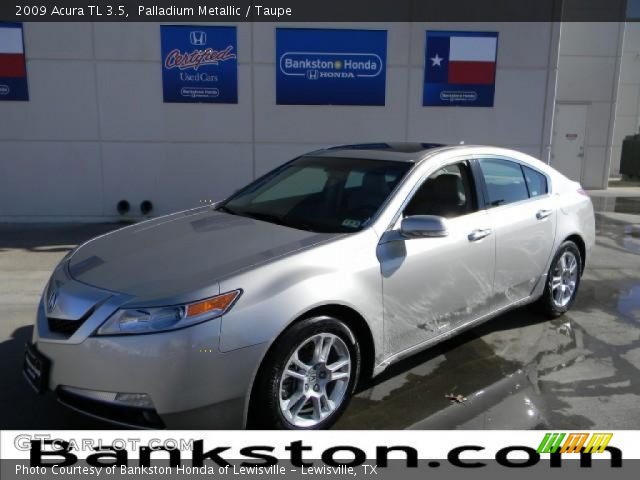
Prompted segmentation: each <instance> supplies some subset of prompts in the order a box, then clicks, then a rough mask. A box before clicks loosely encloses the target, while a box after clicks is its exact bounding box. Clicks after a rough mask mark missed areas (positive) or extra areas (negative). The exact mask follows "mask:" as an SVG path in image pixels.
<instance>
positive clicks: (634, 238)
mask: <svg viewBox="0 0 640 480" xmlns="http://www.w3.org/2000/svg"><path fill="white" fill-rule="evenodd" d="M635 193H636V192H632V193H631V194H629V193H628V192H625V196H618V197H616V196H615V195H614V194H613V193H612V191H611V190H610V191H608V192H606V193H604V194H602V195H600V194H598V196H593V197H592V199H593V203H594V206H595V208H596V211H597V215H596V222H597V225H596V226H597V246H596V249H595V251H594V253H593V255H592V257H591V258H590V259H588V267H587V270H586V272H585V274H584V276H583V278H582V284H581V286H580V291H579V294H578V297H577V300H576V303H575V305H574V307H573V309H572V310H571V311H570V312H569V313H568V314H566V315H565V316H563V317H561V318H559V319H556V320H553V321H545V320H544V319H542V318H541V317H540V316H539V315H538V314H536V313H533V312H532V311H530V310H529V309H527V308H521V309H518V310H515V311H512V312H509V313H507V314H505V315H502V316H500V317H498V318H496V319H494V320H492V321H490V322H488V323H485V324H484V325H481V326H479V327H477V328H475V329H472V330H469V331H468V332H466V333H464V334H462V335H460V336H458V337H456V338H454V339H452V340H449V341H447V342H445V343H442V344H440V345H438V346H436V347H434V348H431V349H429V350H427V351H425V352H422V353H420V354H418V355H415V356H414V357H412V358H409V359H407V360H405V361H403V362H401V363H398V364H395V365H393V366H391V367H390V368H389V369H388V370H387V371H385V372H384V373H383V374H382V375H381V376H380V377H379V378H377V379H375V381H374V382H373V383H372V384H370V385H368V386H367V387H366V388H365V389H364V390H362V391H361V392H359V393H358V394H357V396H356V397H355V398H354V399H353V401H352V403H351V405H350V406H349V408H348V409H347V411H346V412H345V415H344V416H343V418H342V419H341V420H340V422H339V423H338V425H337V426H336V428H364V429H367V428H389V429H401V428H418V429H451V428H466V429H476V428H477V429H481V428H487V429H513V428H516V429H520V428H553V429H572V428H574V429H601V428H609V429H638V428H640V415H638V413H639V412H640V189H639V190H637V195H636V194H635ZM630 195H633V196H630ZM112 228H115V226H114V225H72V226H69V225H30V226H25V225H21V226H20V225H18V226H16V225H0V372H1V374H0V428H3V429H6V428H14V429H27V428H47V429H55V428H77V429H79V428H109V426H108V425H106V424H104V423H102V422H99V421H97V420H93V419H91V418H88V417H85V416H83V415H81V414H77V413H75V412H73V411H70V410H68V409H66V408H64V407H62V406H60V405H59V404H57V402H56V401H55V399H54V398H52V396H51V395H50V396H48V397H46V398H39V397H36V396H35V395H34V394H33V393H32V392H31V391H30V390H29V389H28V387H27V386H26V384H25V382H24V381H23V379H22V377H21V373H20V365H21V362H22V351H23V346H24V343H25V342H26V341H27V340H28V339H29V338H30V337H31V328H32V327H31V322H32V318H33V315H34V312H35V305H36V303H37V300H38V297H39V295H40V293H41V290H42V288H43V287H44V284H45V282H46V280H47V278H48V276H49V274H50V272H51V270H52V269H53V267H54V266H55V264H56V263H57V262H58V261H59V260H60V258H61V257H62V256H63V255H64V254H65V253H66V251H68V250H69V249H70V248H72V247H73V246H74V245H76V244H77V243H79V242H81V241H83V240H85V239H88V238H90V237H92V236H95V235H97V234H99V233H102V232H104V231H107V230H110V229H112ZM447 397H449V398H457V399H458V400H460V401H456V400H450V399H449V398H447Z"/></svg>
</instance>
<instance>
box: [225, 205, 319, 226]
mask: <svg viewBox="0 0 640 480" xmlns="http://www.w3.org/2000/svg"><path fill="white" fill-rule="evenodd" d="M216 210H219V211H221V212H225V213H228V214H230V215H238V216H240V217H248V218H253V219H255V220H261V221H263V222H269V223H274V224H276V225H282V226H283V227H290V228H295V229H297V230H307V231H309V232H317V229H316V228H315V227H314V226H312V225H311V224H308V223H301V222H287V221H286V220H285V219H284V218H282V217H280V216H278V215H274V214H272V213H264V212H251V211H237V210H233V209H231V208H229V207H227V206H226V205H221V206H219V207H218V208H217V209H216Z"/></svg>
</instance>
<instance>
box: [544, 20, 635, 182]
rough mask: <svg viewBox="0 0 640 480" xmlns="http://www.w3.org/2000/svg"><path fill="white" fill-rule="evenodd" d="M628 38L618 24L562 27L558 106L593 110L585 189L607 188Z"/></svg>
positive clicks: (563, 25)
mask: <svg viewBox="0 0 640 480" xmlns="http://www.w3.org/2000/svg"><path fill="white" fill-rule="evenodd" d="M623 32H624V24H622V23H616V22H610V23H605V22H599V23H593V22H580V23H578V22H571V23H562V24H561V34H560V58H559V62H558V65H559V69H558V85H557V92H556V102H557V103H578V104H587V105H588V106H589V108H588V118H587V129H586V135H585V149H584V153H585V154H584V158H583V162H584V163H583V168H582V178H580V179H575V180H579V181H580V182H581V183H582V185H583V186H585V187H586V188H606V187H607V181H608V178H609V165H610V161H611V158H612V146H613V143H612V138H613V124H614V118H615V108H616V95H617V86H618V72H619V70H620V56H621V47H622V38H623ZM553 164H554V161H553V160H552V161H551V165H552V166H553Z"/></svg>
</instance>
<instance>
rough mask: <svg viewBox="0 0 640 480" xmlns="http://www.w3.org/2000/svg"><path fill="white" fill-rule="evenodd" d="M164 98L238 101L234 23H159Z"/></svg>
mask: <svg viewBox="0 0 640 480" xmlns="http://www.w3.org/2000/svg"><path fill="white" fill-rule="evenodd" d="M161 43H162V87H163V97H164V101H165V102H174V103H238V59H237V40H236V27H205V26H186V25H184V26H183V25H163V26H162V27H161Z"/></svg>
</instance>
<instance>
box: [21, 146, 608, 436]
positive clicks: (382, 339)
mask: <svg viewBox="0 0 640 480" xmlns="http://www.w3.org/2000/svg"><path fill="white" fill-rule="evenodd" d="M594 239H595V232H594V215H593V208H592V205H591V202H590V200H589V198H588V197H587V196H586V194H585V192H584V191H583V190H582V188H581V187H580V185H579V184H578V183H576V182H573V181H571V180H569V179H567V178H566V177H564V176H563V175H561V174H560V173H558V172H556V171H555V170H553V169H552V168H550V167H549V166H548V165H546V164H544V163H543V162H540V161H539V160H536V159H534V158H532V157H530V156H528V155H525V154H523V153H519V152H515V151H511V150H505V149H501V148H493V147H480V146H478V147H474V146H441V145H435V144H425V143H420V144H413V143H404V144H388V143H379V144H366V145H349V146H343V147H335V148H330V149H325V150H320V151H316V152H312V153H309V154H306V155H303V156H301V157H299V158H296V159H294V160H292V161H290V162H288V163H286V164H284V165H282V166H281V167H279V168H277V169H275V170H273V171H272V172H270V173H268V174H266V175H265V176H263V177H261V178H259V179H257V180H256V181H254V182H253V183H251V184H250V185H248V186H247V187H245V188H243V189H241V190H240V191H238V192H237V193H235V194H233V195H232V196H231V197H230V198H228V199H226V200H224V201H222V202H219V203H217V204H215V205H210V206H204V207H200V208H196V209H193V210H188V211H184V212H179V213H175V214H172V215H168V216H164V217H159V218H155V219H153V220H149V221H146V222H141V223H138V224H136V225H132V226H129V227H126V228H122V229H120V230H117V231H115V232H112V233H109V234H107V235H104V236H101V237H98V238H95V239H93V240H91V241H89V242H87V243H85V244H84V245H81V246H80V247H79V248H77V249H76V250H74V251H72V252H71V253H70V254H69V255H67V257H66V258H65V259H64V260H63V261H62V262H61V263H60V265H58V267H57V268H56V269H55V271H54V272H53V274H52V276H51V279H50V281H49V283H48V285H47V287H46V289H45V292H44V293H43V297H42V300H41V302H40V305H39V307H38V312H37V320H36V327H35V329H34V334H33V343H32V344H31V345H29V346H28V347H27V351H26V355H25V361H24V373H25V376H26V378H27V380H28V381H29V382H30V383H31V384H32V386H33V387H34V388H35V389H36V390H37V391H38V392H41V393H42V392H45V391H49V390H50V391H53V392H54V393H55V394H56V395H57V397H58V399H59V400H60V401H61V402H63V403H64V404H66V405H68V406H70V407H72V408H75V409H77V410H79V411H82V412H84V413H87V414H89V415H93V416H96V417H100V418H104V419H107V420H109V421H112V422H115V423H119V424H120V425H127V426H137V427H150V428H158V427H164V426H166V427H181V428H194V427H195V428H203V427H209V428H215V427H218V428H234V427H243V426H251V427H263V428H326V427H329V426H330V425H331V424H332V423H333V422H335V421H336V419H337V418H338V417H339V415H340V414H341V413H342V412H343V411H344V409H345V408H346V406H347V403H348V401H349V397H350V396H351V395H352V393H353V392H354V389H355V388H356V386H357V385H358V382H359V381H361V380H363V379H366V378H369V377H371V376H375V375H378V374H379V373H381V372H382V371H383V370H384V369H385V368H387V367H388V366H389V365H390V364H392V363H393V362H396V361H398V360H400V359H402V358H404V357H407V356H408V355H411V354H413V353H415V352H417V351H419V350H422V349H424V348H427V347H429V346H432V345H434V344H435V343H437V342H441V341H442V340H444V339H446V338H449V337H451V336H452V335H456V334H458V333H459V332H461V331H462V330H464V329H467V328H470V327H473V326H475V325H478V324H480V323H482V322H484V321H486V320H489V319H491V318H492V317H495V316H496V315H499V314H500V313H502V312H504V311H505V310H508V309H512V308H515V307H518V306H521V305H524V304H532V305H533V306H534V307H535V308H536V309H537V310H538V311H539V312H540V314H541V316H546V317H556V316H559V315H562V314H563V313H565V312H566V311H567V310H568V309H569V308H571V305H572V304H573V302H574V300H575V298H576V293H577V291H578V287H579V285H580V277H581V275H582V272H583V271H584V268H585V263H586V261H587V259H588V258H589V254H590V251H591V249H592V247H593V245H594Z"/></svg>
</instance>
